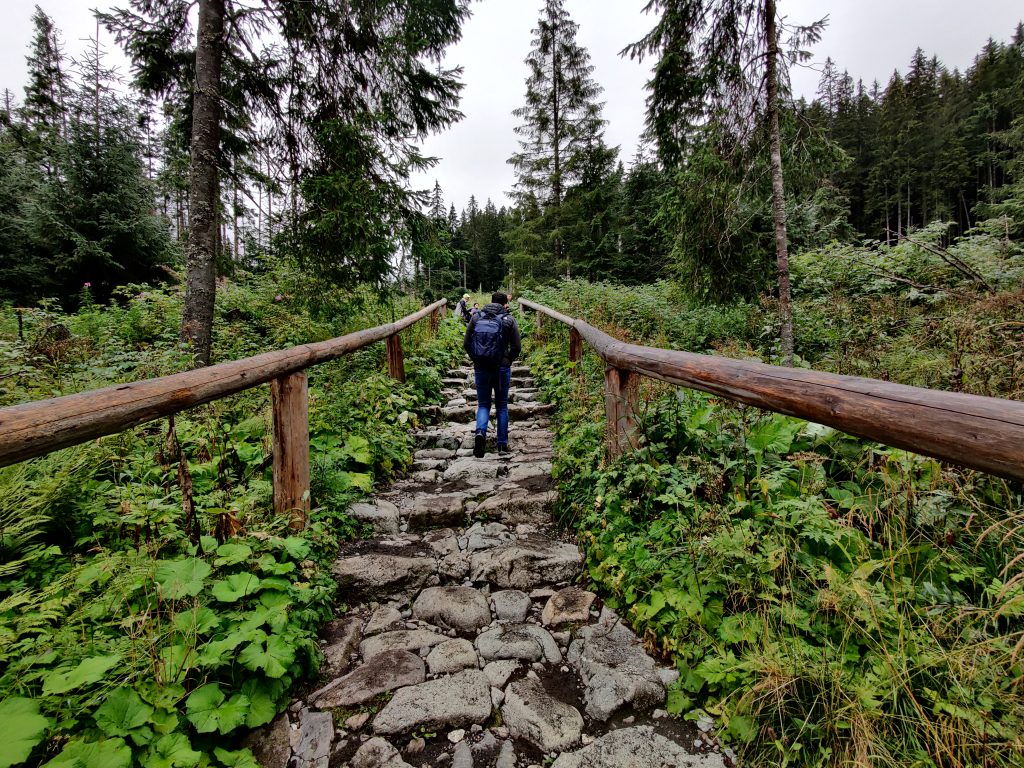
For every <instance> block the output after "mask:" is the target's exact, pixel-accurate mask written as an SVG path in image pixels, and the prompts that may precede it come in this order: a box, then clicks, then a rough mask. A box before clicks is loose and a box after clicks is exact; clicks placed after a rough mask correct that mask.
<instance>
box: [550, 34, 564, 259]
mask: <svg viewBox="0 0 1024 768" xmlns="http://www.w3.org/2000/svg"><path fill="white" fill-rule="evenodd" d="M551 139H552V149H553V151H554V168H555V172H554V175H553V176H552V179H551V181H552V184H551V186H552V190H551V191H552V193H553V195H552V196H553V198H554V200H553V202H554V205H555V241H554V243H553V245H554V249H555V265H556V266H555V268H556V269H557V268H558V266H557V265H558V264H559V263H560V262H561V260H562V236H561V234H560V233H559V228H560V227H561V221H562V155H561V150H562V147H561V144H562V124H561V115H559V113H558V27H557V25H556V26H553V27H552V29H551ZM567 269H568V267H567Z"/></svg>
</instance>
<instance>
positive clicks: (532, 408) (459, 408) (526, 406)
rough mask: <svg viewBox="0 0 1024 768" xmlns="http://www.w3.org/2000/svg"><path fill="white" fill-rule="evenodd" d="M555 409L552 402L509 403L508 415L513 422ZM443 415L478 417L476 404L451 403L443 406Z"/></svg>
mask: <svg viewBox="0 0 1024 768" xmlns="http://www.w3.org/2000/svg"><path fill="white" fill-rule="evenodd" d="M554 410H555V406H554V405H553V404H552V403H535V402H526V403H509V406H508V416H509V419H510V420H511V421H512V422H516V421H526V420H528V419H532V418H534V417H537V416H547V415H548V414H550V413H552V412H553V411H554ZM441 415H442V416H443V417H444V418H446V419H453V420H456V421H459V422H461V421H465V420H467V419H468V420H472V419H474V418H475V417H476V405H469V404H464V405H450V406H445V407H443V408H441Z"/></svg>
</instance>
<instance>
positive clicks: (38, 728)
mask: <svg viewBox="0 0 1024 768" xmlns="http://www.w3.org/2000/svg"><path fill="white" fill-rule="evenodd" d="M49 725H50V720H49V719H48V718H46V717H43V716H42V715H41V714H39V702H38V701H35V700H34V699H24V698H21V697H19V696H15V697H13V698H10V699H4V700H3V701H0V768H9V767H10V766H12V765H19V764H20V763H23V762H25V761H26V760H27V759H28V756H29V755H30V754H31V753H32V748H33V747H35V745H36V744H38V743H39V742H40V741H42V740H43V734H44V733H46V729H47V728H48V727H49Z"/></svg>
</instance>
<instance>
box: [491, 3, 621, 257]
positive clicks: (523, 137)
mask: <svg viewBox="0 0 1024 768" xmlns="http://www.w3.org/2000/svg"><path fill="white" fill-rule="evenodd" d="M578 29H579V25H578V24H576V23H575V22H574V21H573V20H572V19H571V18H570V16H569V14H568V12H567V11H566V10H565V7H564V3H563V0H545V2H544V6H543V7H542V8H541V14H540V18H539V19H538V22H537V27H536V28H535V29H534V30H533V42H532V47H531V50H530V53H529V55H528V56H527V57H526V65H527V67H528V68H529V74H528V76H527V79H526V103H525V104H524V105H523V106H522V107H519V108H518V109H516V110H515V111H514V112H513V115H515V117H517V118H518V119H519V120H520V121H521V122H520V124H519V125H518V126H517V127H516V128H515V131H516V134H517V135H518V136H519V137H520V140H519V146H520V149H519V151H518V152H516V153H515V154H513V155H512V157H511V158H509V163H510V164H512V165H513V166H514V167H515V169H516V179H517V181H516V187H515V192H514V197H515V199H516V200H517V202H518V203H519V204H520V206H526V207H530V206H532V205H535V204H536V205H539V206H540V209H541V211H542V215H541V216H539V217H536V218H532V217H531V218H530V219H529V220H528V221H529V224H528V226H529V227H530V228H531V230H532V232H531V233H530V235H529V236H525V237H521V238H519V241H520V242H521V243H526V242H532V243H534V244H535V245H541V247H542V248H543V250H544V251H546V252H547V254H546V255H547V257H548V259H549V260H550V261H549V263H551V264H553V265H554V267H555V268H556V269H558V270H564V271H565V273H566V274H567V275H568V274H571V271H572V265H571V264H570V262H569V260H568V259H567V258H566V250H565V246H564V239H565V238H564V230H565V229H566V228H567V227H568V226H570V225H571V224H572V222H569V221H567V220H566V218H565V217H564V216H563V211H562V206H563V202H564V201H565V198H566V195H567V193H568V192H569V191H570V190H571V189H572V188H573V187H575V186H576V185H577V184H579V183H580V182H581V180H582V178H583V175H584V173H585V172H586V171H587V169H588V167H589V165H588V157H587V153H588V152H589V151H591V150H592V149H593V148H594V147H595V146H597V145H600V146H603V132H604V124H605V121H604V119H603V118H602V117H601V108H602V106H603V105H602V104H601V103H599V102H598V101H597V98H598V96H600V94H601V91H602V88H601V86H599V85H598V84H597V82H596V81H595V80H594V79H593V77H592V74H593V72H594V67H593V65H592V64H591V63H590V54H589V53H588V52H587V49H586V48H584V47H583V46H581V45H580V44H579V43H578V42H577V41H576V32H577V30H578ZM524 234H525V233H524ZM539 255H540V254H539V253H536V256H539ZM531 260H532V261H534V262H535V263H536V261H537V259H536V258H534V259H531Z"/></svg>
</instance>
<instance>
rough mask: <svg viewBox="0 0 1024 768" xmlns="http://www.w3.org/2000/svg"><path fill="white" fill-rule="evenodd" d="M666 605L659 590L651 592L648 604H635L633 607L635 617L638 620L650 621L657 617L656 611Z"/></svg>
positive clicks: (662, 593)
mask: <svg viewBox="0 0 1024 768" xmlns="http://www.w3.org/2000/svg"><path fill="white" fill-rule="evenodd" d="M665 605H666V600H665V593H664V592H662V591H660V590H657V589H656V590H654V591H653V592H651V597H650V600H649V602H646V603H637V604H636V606H635V607H634V611H635V612H636V615H637V617H638V618H640V619H650V618H653V617H654V616H655V615H657V613H658V611H660V610H661V609H662V608H664V607H665Z"/></svg>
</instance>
